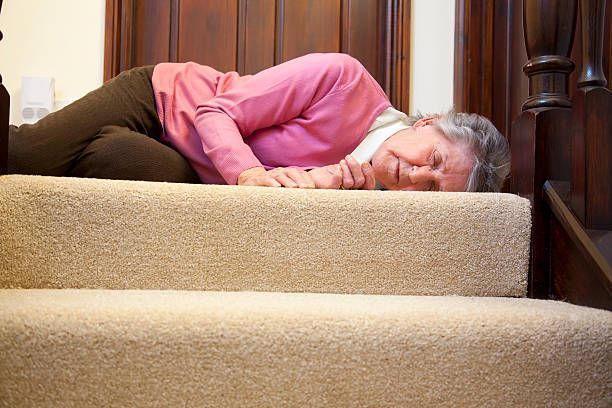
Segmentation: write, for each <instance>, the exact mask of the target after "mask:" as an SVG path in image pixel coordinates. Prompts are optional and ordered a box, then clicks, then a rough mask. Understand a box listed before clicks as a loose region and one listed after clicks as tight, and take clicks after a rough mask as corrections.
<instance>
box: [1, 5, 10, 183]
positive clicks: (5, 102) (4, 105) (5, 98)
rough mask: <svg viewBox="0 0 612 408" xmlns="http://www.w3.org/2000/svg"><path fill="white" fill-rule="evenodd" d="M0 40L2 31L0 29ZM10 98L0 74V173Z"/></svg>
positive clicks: (3, 169) (5, 154)
mask: <svg viewBox="0 0 612 408" xmlns="http://www.w3.org/2000/svg"><path fill="white" fill-rule="evenodd" d="M0 11H2V0H0ZM0 41H2V32H1V31H0ZM9 106H10V98H9V94H8V92H7V91H6V88H5V87H4V85H2V75H0V175H3V174H6V173H7V171H8V164H7V161H8V121H9Z"/></svg>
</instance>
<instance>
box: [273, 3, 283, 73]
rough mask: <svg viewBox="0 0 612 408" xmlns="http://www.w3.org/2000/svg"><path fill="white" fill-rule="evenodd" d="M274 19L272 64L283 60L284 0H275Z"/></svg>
mask: <svg viewBox="0 0 612 408" xmlns="http://www.w3.org/2000/svg"><path fill="white" fill-rule="evenodd" d="M275 8H276V19H275V23H274V25H275V27H274V28H275V29H274V65H278V64H280V63H281V62H283V40H284V36H285V27H284V25H283V21H284V15H285V0H276V7H275Z"/></svg>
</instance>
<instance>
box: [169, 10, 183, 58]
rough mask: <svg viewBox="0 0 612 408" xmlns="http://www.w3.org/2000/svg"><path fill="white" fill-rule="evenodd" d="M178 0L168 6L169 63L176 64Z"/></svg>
mask: <svg viewBox="0 0 612 408" xmlns="http://www.w3.org/2000/svg"><path fill="white" fill-rule="evenodd" d="M180 7H181V2H180V0H172V3H171V5H170V44H169V47H168V49H169V52H170V61H171V62H178V60H179V51H178V50H179V16H180V15H181V9H180Z"/></svg>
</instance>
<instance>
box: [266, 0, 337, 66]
mask: <svg viewBox="0 0 612 408" xmlns="http://www.w3.org/2000/svg"><path fill="white" fill-rule="evenodd" d="M341 3H342V2H341V1H340V0H303V1H291V0H279V6H280V7H281V8H280V10H282V19H281V21H279V24H280V25H282V27H279V29H278V31H277V32H278V36H279V38H278V39H277V41H278V42H279V43H280V46H279V52H280V55H277V57H276V63H280V62H282V61H287V60H290V59H292V58H295V57H299V56H300V55H304V54H307V53H309V52H337V51H339V50H340V37H339V35H338V34H339V33H340V32H341V31H340V5H341Z"/></svg>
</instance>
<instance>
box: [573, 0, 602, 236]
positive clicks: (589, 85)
mask: <svg viewBox="0 0 612 408" xmlns="http://www.w3.org/2000/svg"><path fill="white" fill-rule="evenodd" d="M605 9H606V1H605V0H582V1H581V3H580V11H581V13H580V14H581V22H582V50H583V58H582V60H583V69H582V75H581V76H580V78H579V80H578V84H577V85H578V90H576V92H575V93H574V105H575V107H574V112H573V117H572V123H573V126H574V128H573V134H572V140H571V144H572V156H571V159H572V160H571V161H572V179H571V193H570V202H571V206H572V210H573V211H574V213H575V214H576V216H577V217H578V219H579V220H580V221H581V222H582V224H583V225H584V226H585V228H589V229H601V230H612V188H610V183H611V182H612V163H611V160H610V156H611V155H612V120H611V118H610V112H612V93H611V92H610V90H609V89H606V88H605V85H606V83H607V81H606V77H605V76H604V71H603V69H602V56H603V37H604V24H603V22H604V15H605V13H604V11H605Z"/></svg>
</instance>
